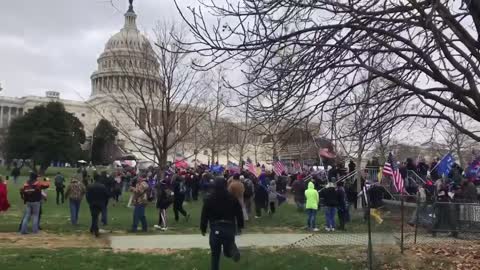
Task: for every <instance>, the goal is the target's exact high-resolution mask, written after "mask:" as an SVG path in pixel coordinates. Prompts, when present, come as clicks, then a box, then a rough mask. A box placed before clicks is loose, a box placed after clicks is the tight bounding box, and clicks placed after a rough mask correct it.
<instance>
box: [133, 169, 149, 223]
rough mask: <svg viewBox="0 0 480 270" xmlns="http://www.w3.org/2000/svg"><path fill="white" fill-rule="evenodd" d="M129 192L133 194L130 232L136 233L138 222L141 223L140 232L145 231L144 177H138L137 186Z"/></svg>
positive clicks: (146, 188)
mask: <svg viewBox="0 0 480 270" xmlns="http://www.w3.org/2000/svg"><path fill="white" fill-rule="evenodd" d="M130 191H131V192H132V194H133V197H132V204H133V206H134V208H133V225H132V232H136V231H137V227H138V222H139V221H140V222H141V223H142V231H144V232H146V231H147V228H148V227H147V218H146V217H145V206H146V205H147V203H148V195H147V191H148V183H147V182H146V181H145V178H144V177H139V178H138V181H137V185H136V186H135V187H132V188H130Z"/></svg>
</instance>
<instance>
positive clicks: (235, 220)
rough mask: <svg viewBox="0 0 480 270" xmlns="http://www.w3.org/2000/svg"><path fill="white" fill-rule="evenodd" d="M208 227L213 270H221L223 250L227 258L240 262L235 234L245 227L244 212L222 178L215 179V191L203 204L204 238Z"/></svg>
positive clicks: (201, 226)
mask: <svg viewBox="0 0 480 270" xmlns="http://www.w3.org/2000/svg"><path fill="white" fill-rule="evenodd" d="M208 225H210V251H211V260H212V261H211V270H219V269H220V256H221V253H222V248H223V254H224V255H225V257H227V258H232V259H233V260H234V261H236V262H238V261H239V260H240V252H239V250H238V248H237V245H236V244H235V233H240V231H241V230H242V229H243V227H244V220H243V212H242V207H241V206H240V203H239V202H238V199H236V198H235V197H234V196H233V195H231V194H230V193H229V192H228V191H227V183H226V181H225V178H223V177H221V176H219V177H217V178H216V179H215V182H214V190H213V192H212V194H211V195H210V196H209V197H208V198H207V199H205V201H204V204H203V208H202V214H201V222H200V230H201V232H202V235H204V236H205V234H206V233H207V227H208ZM236 229H237V231H236Z"/></svg>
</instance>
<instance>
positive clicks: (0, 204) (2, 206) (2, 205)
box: [0, 176, 10, 212]
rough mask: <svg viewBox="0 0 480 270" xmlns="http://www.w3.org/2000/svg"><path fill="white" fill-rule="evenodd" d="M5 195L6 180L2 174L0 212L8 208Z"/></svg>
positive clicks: (0, 181)
mask: <svg viewBox="0 0 480 270" xmlns="http://www.w3.org/2000/svg"><path fill="white" fill-rule="evenodd" d="M7 195H8V191H7V181H6V179H5V178H3V176H0V212H5V211H7V210H8V208H10V203H9V202H8V196H7Z"/></svg>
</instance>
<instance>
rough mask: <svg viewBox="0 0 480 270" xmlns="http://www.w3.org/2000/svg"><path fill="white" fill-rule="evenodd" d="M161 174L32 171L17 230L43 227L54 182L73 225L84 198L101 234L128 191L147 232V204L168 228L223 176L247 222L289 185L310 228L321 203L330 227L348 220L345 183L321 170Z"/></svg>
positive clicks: (267, 211)
mask: <svg viewBox="0 0 480 270" xmlns="http://www.w3.org/2000/svg"><path fill="white" fill-rule="evenodd" d="M17 172H18V171H17V169H14V171H12V173H15V175H16V178H18V177H19V175H17ZM158 172H159V170H157V169H154V168H149V169H146V170H140V171H137V170H136V169H135V168H132V167H128V166H127V167H121V168H115V169H114V170H113V171H112V172H111V173H108V172H106V171H103V172H101V173H97V172H96V171H93V173H92V175H91V176H90V174H89V172H88V170H87V168H85V167H82V168H80V169H79V170H78V173H77V174H76V175H75V176H74V177H72V178H71V179H70V181H67V179H65V176H63V175H62V174H61V173H57V174H56V175H55V177H54V179H53V181H50V179H48V178H45V177H41V176H38V175H37V174H35V173H33V172H32V173H30V175H29V177H28V180H27V181H26V182H25V183H24V185H23V186H21V189H20V196H21V198H22V200H23V201H24V203H25V211H24V215H23V217H22V220H21V222H20V225H19V231H20V232H21V233H27V227H28V226H27V225H28V224H29V222H30V220H31V221H32V230H31V231H32V233H37V232H38V231H39V230H40V229H41V224H40V220H41V215H42V210H43V209H42V204H43V203H44V201H45V200H46V199H47V192H46V191H47V190H48V189H49V188H50V187H51V186H52V188H54V189H55V203H56V204H57V205H63V204H65V202H67V203H68V205H69V208H70V222H71V224H72V225H73V226H75V225H77V224H78V220H79V213H80V208H81V205H82V201H83V200H84V198H85V199H86V201H87V204H88V207H89V210H90V214H91V225H90V232H91V233H92V234H94V235H96V236H98V235H99V231H100V230H99V227H100V226H99V224H100V223H101V225H103V226H105V225H107V223H108V218H107V217H108V209H109V204H110V203H113V204H118V203H120V197H121V196H122V195H124V194H125V195H126V196H129V197H128V205H127V206H128V207H131V208H133V220H132V226H131V228H130V231H131V232H136V231H137V230H138V227H139V225H140V228H141V230H142V231H147V230H148V225H149V224H148V223H147V218H146V215H145V208H146V207H147V205H154V206H155V207H156V208H157V210H158V211H157V212H158V219H157V220H158V222H156V223H155V224H154V226H153V227H154V229H157V230H162V231H166V230H168V225H169V223H168V214H167V213H168V211H167V210H168V209H169V208H170V207H171V208H172V209H173V217H174V220H175V221H179V220H180V217H183V218H184V219H185V220H188V219H189V218H190V214H189V213H188V212H187V210H186V209H184V202H185V201H198V200H199V198H204V199H205V198H208V197H209V196H210V195H211V194H212V193H213V192H214V190H215V179H216V178H217V177H220V176H221V177H223V179H225V181H226V190H227V191H228V192H229V194H231V195H232V196H233V197H234V198H235V199H236V200H237V201H238V202H239V204H240V206H241V211H242V215H243V220H245V221H248V220H249V219H252V218H256V219H259V218H262V216H264V215H269V216H273V215H275V213H276V211H277V209H278V207H279V206H280V205H281V204H282V203H283V202H285V201H286V200H287V189H291V193H292V195H293V198H294V202H295V204H296V206H297V208H298V210H299V211H305V212H306V216H307V217H306V219H307V222H306V228H307V229H308V230H311V231H318V230H319V229H318V228H317V227H316V216H317V211H318V209H319V205H322V204H323V205H325V209H326V212H325V219H326V220H327V226H326V228H325V229H326V230H327V231H334V230H335V229H336V228H337V226H336V224H335V215H338V220H339V225H338V229H340V230H343V229H345V223H346V222H348V220H349V212H348V204H349V203H348V201H347V199H348V196H347V192H346V190H345V189H344V187H343V183H342V182H338V183H336V184H335V183H334V182H330V183H329V184H328V185H327V183H328V179H326V178H325V177H322V176H321V174H313V173H311V172H307V173H301V172H299V173H295V174H291V175H287V174H286V173H285V172H283V173H282V174H279V175H276V174H275V173H274V172H270V171H265V170H264V171H262V172H261V173H260V174H259V175H258V176H257V175H255V174H254V173H252V172H250V171H248V170H239V171H237V172H232V171H228V170H225V171H223V172H221V173H218V172H213V171H211V170H210V169H209V168H208V167H206V166H200V167H198V168H189V169H182V170H180V169H177V170H174V169H170V168H168V169H167V170H165V171H164V173H163V174H162V176H161V177H159V175H158ZM6 187H7V186H6V184H2V185H1V186H0V207H1V210H0V211H6V210H7V209H8V200H6V198H7V190H6ZM127 191H128V193H126V192H127ZM313 194H315V195H313ZM52 195H53V194H52ZM2 198H4V199H2Z"/></svg>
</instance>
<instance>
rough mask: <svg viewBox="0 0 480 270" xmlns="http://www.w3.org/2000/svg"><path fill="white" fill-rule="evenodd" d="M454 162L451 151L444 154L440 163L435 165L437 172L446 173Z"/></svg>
mask: <svg viewBox="0 0 480 270" xmlns="http://www.w3.org/2000/svg"><path fill="white" fill-rule="evenodd" d="M453 164H455V159H454V158H453V155H452V153H448V154H446V155H445V156H444V157H443V158H442V160H441V161H440V163H438V165H437V172H438V174H439V175H448V174H449V173H450V171H451V170H452V168H453Z"/></svg>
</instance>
